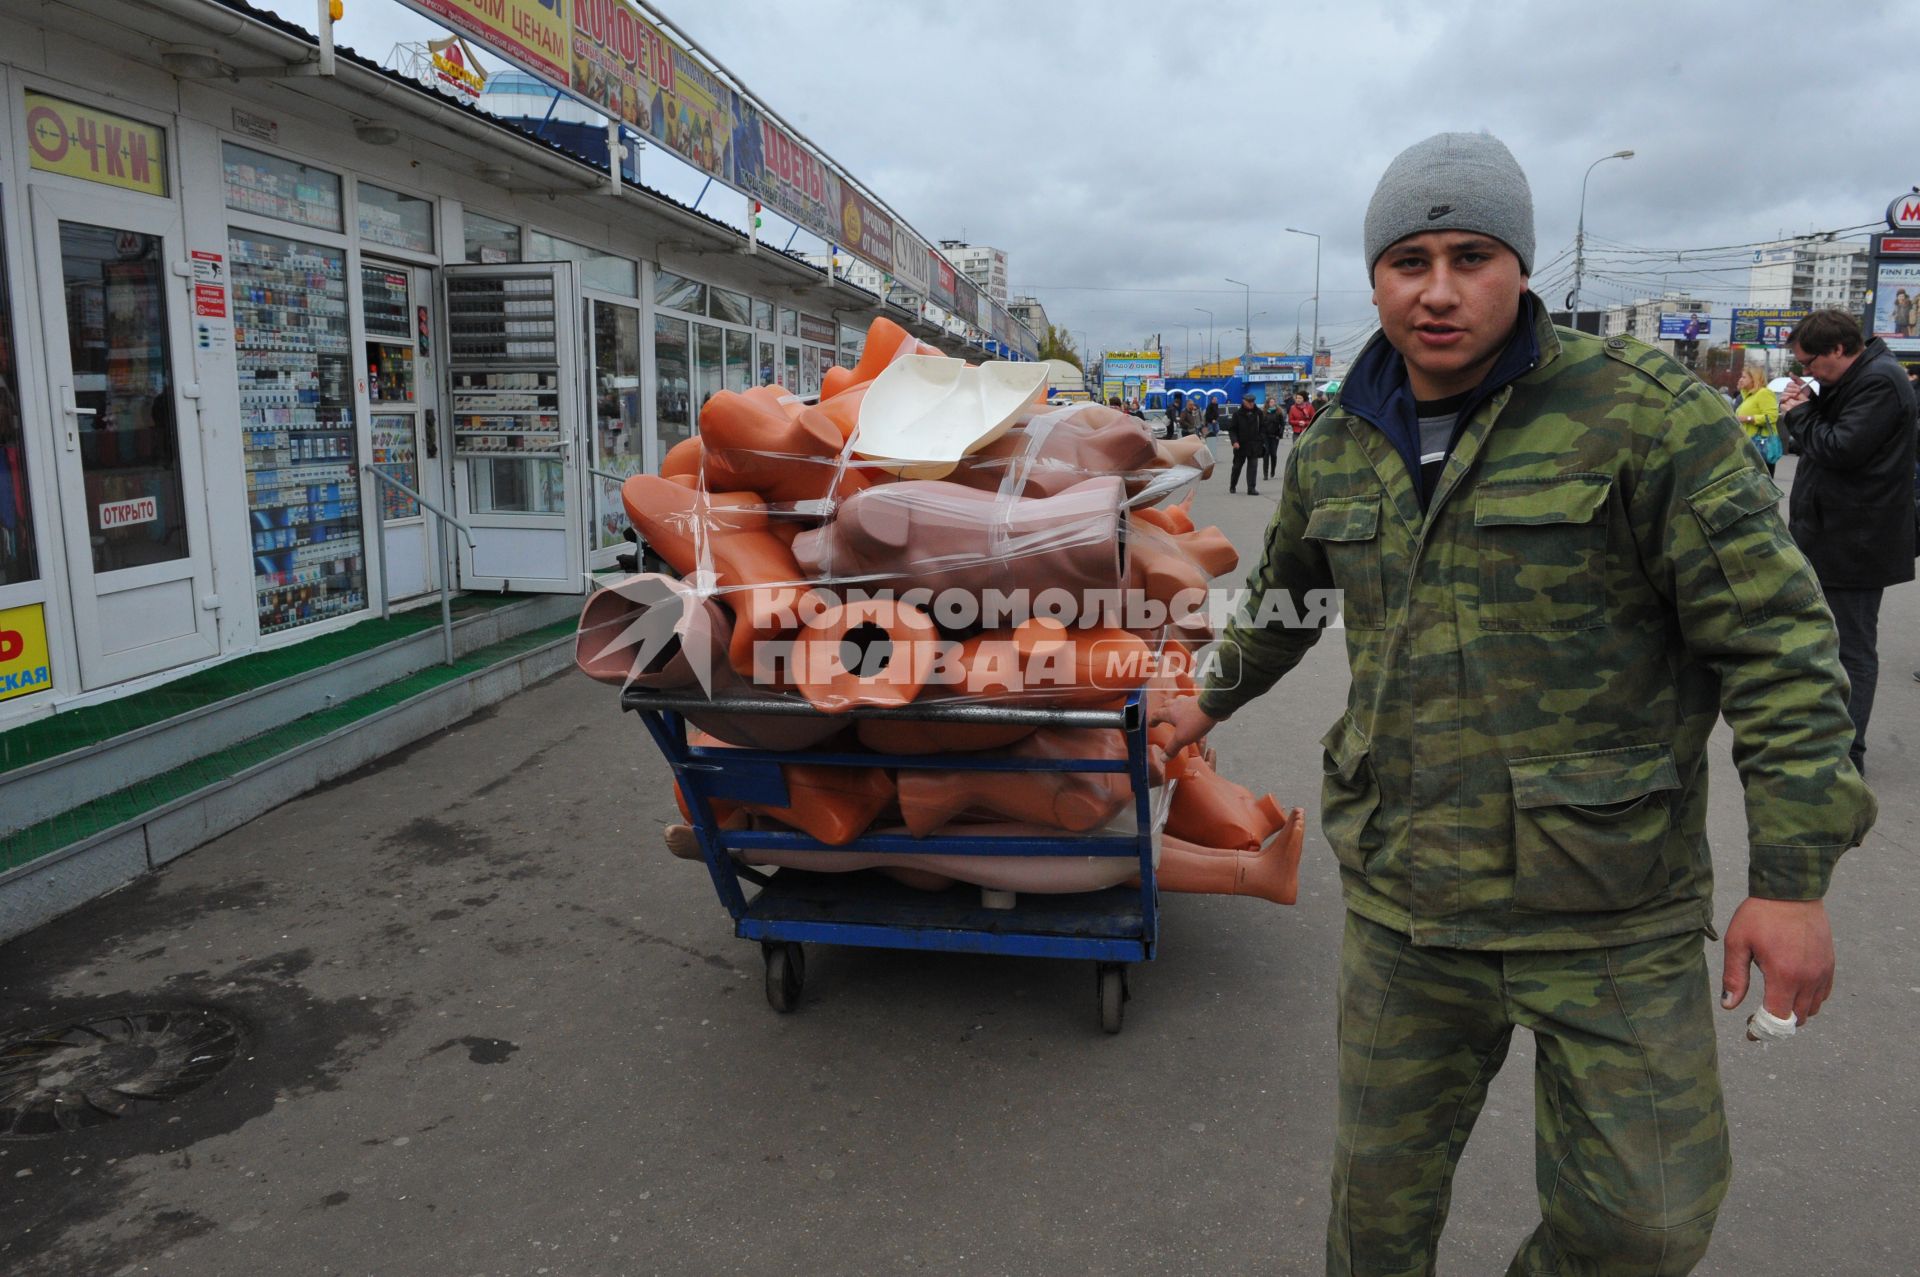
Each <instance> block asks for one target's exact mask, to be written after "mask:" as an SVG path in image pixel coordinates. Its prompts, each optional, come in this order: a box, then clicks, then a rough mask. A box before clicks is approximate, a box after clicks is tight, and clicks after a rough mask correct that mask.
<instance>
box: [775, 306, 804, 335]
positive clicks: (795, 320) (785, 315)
mask: <svg viewBox="0 0 1920 1277" xmlns="http://www.w3.org/2000/svg"><path fill="white" fill-rule="evenodd" d="M780 335H781V336H782V337H798V336H799V335H800V312H799V311H797V310H788V309H786V308H785V307H782V308H781V310H780Z"/></svg>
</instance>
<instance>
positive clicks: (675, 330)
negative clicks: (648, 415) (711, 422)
mask: <svg viewBox="0 0 1920 1277" xmlns="http://www.w3.org/2000/svg"><path fill="white" fill-rule="evenodd" d="M653 432H654V438H655V440H656V441H657V442H658V444H659V448H660V452H659V455H660V456H663V457H664V456H666V455H667V450H668V449H670V448H672V447H673V445H674V444H676V443H679V442H680V441H681V440H682V439H691V438H693V358H692V351H691V349H690V348H689V347H688V344H687V321H686V320H684V319H675V318H674V317H673V316H671V315H655V316H654V317H653Z"/></svg>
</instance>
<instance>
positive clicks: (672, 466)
mask: <svg viewBox="0 0 1920 1277" xmlns="http://www.w3.org/2000/svg"><path fill="white" fill-rule="evenodd" d="M700 451H701V449H700V436H699V435H695V436H694V437H693V438H691V439H682V440H681V441H680V442H679V443H676V444H674V445H673V447H671V448H668V449H667V455H666V456H664V457H662V458H660V477H661V478H662V479H672V478H674V477H676V476H678V475H683V474H686V475H693V476H696V477H698V475H699V474H700V466H701V456H700Z"/></svg>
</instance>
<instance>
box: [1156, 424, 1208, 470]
mask: <svg viewBox="0 0 1920 1277" xmlns="http://www.w3.org/2000/svg"><path fill="white" fill-rule="evenodd" d="M1158 451H1159V455H1160V461H1161V464H1162V465H1168V466H1193V467H1195V468H1197V469H1198V470H1199V471H1200V477H1201V478H1202V479H1204V478H1206V477H1207V476H1208V475H1210V474H1212V473H1213V449H1212V448H1209V447H1208V446H1207V441H1206V440H1205V439H1202V438H1201V437H1200V436H1199V435H1190V436H1188V437H1187V438H1185V439H1167V440H1164V441H1162V442H1161V443H1160V444H1159V445H1158Z"/></svg>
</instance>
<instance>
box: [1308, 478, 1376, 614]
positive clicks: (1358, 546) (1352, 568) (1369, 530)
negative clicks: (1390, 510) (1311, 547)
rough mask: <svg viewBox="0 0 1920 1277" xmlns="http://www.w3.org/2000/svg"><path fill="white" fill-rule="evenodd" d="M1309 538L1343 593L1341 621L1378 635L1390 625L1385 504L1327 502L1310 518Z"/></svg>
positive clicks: (1372, 500)
mask: <svg viewBox="0 0 1920 1277" xmlns="http://www.w3.org/2000/svg"><path fill="white" fill-rule="evenodd" d="M1306 537H1307V540H1309V541H1316V542H1319V544H1320V548H1321V549H1322V550H1323V551H1324V552H1325V553H1326V556H1327V566H1328V567H1330V568H1331V569H1332V570H1333V583H1334V585H1335V587H1337V588H1338V589H1339V591H1340V617H1341V620H1342V622H1343V623H1344V624H1345V625H1346V627H1347V628H1348V629H1351V630H1377V629H1381V628H1382V627H1384V626H1385V625H1386V623H1387V606H1386V601H1385V598H1384V595H1383V593H1382V591H1381V588H1380V499H1379V498H1378V497H1358V498H1347V499H1341V498H1336V499H1334V500H1331V501H1323V502H1321V503H1320V504H1319V505H1316V506H1315V507H1313V512H1312V513H1311V514H1309V515H1308V516H1307V531H1306Z"/></svg>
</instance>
